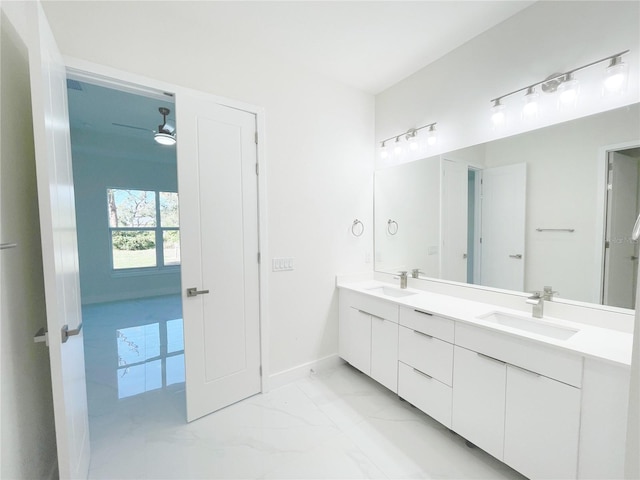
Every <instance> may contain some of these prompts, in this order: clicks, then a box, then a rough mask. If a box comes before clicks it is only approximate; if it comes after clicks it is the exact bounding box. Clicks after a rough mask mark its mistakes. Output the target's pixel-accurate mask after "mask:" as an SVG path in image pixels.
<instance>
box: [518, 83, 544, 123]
mask: <svg viewBox="0 0 640 480" xmlns="http://www.w3.org/2000/svg"><path fill="white" fill-rule="evenodd" d="M538 97H539V94H538V92H536V87H529V88H528V89H527V93H526V95H525V96H524V105H523V106H522V118H524V119H525V120H526V119H531V118H535V117H537V116H538V110H539V109H540V107H539V106H538Z"/></svg>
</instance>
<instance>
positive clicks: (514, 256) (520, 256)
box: [509, 253, 522, 259]
mask: <svg viewBox="0 0 640 480" xmlns="http://www.w3.org/2000/svg"><path fill="white" fill-rule="evenodd" d="M509 258H518V259H520V258H522V254H521V253H516V254H515V255H509Z"/></svg>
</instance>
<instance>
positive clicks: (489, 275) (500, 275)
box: [465, 163, 527, 292]
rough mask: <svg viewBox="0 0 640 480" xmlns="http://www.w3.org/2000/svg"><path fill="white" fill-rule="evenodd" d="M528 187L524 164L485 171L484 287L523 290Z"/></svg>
mask: <svg viewBox="0 0 640 480" xmlns="http://www.w3.org/2000/svg"><path fill="white" fill-rule="evenodd" d="M526 186H527V165H526V164H525V163H519V164H516V165H508V166H506V167H496V168H487V169H485V170H483V171H482V220H481V223H482V235H481V236H482V243H481V250H482V253H481V260H480V283H481V284H482V285H485V286H488V287H496V288H504V289H507V290H516V291H519V292H521V291H523V290H524V261H525V257H524V254H525V252H524V248H525V245H524V238H525V209H526ZM465 218H466V217H465Z"/></svg>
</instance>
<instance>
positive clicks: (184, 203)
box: [176, 94, 261, 421]
mask: <svg viewBox="0 0 640 480" xmlns="http://www.w3.org/2000/svg"><path fill="white" fill-rule="evenodd" d="M176 114H177V118H176V123H177V127H178V131H179V138H178V189H179V193H180V225H181V226H182V228H181V237H182V239H181V242H182V252H183V257H182V267H181V272H182V291H183V295H182V305H183V315H184V340H185V369H186V393H187V419H188V420H189V421H192V420H194V419H196V418H199V417H202V416H204V415H207V414H208V413H211V412H213V411H215V410H218V409H220V408H223V407H225V406H227V405H230V404H232V403H235V402H237V401H239V400H242V399H244V398H246V397H249V396H251V395H254V394H256V393H258V392H260V389H261V372H260V318H259V277H258V274H259V265H258V186H257V174H256V162H257V150H256V143H255V138H256V137H255V133H256V117H255V114H252V113H248V112H245V111H242V110H237V109H234V108H230V107H226V106H223V105H220V104H218V103H216V101H215V100H213V99H211V98H210V97H207V96H204V95H203V96H201V97H195V96H190V95H187V94H178V95H177V97H176ZM189 288H194V289H197V290H198V291H203V292H204V291H208V293H201V294H198V295H197V296H188V295H187V292H186V290H187V289H189Z"/></svg>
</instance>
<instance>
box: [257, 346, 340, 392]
mask: <svg viewBox="0 0 640 480" xmlns="http://www.w3.org/2000/svg"><path fill="white" fill-rule="evenodd" d="M343 363H345V362H344V360H342V359H341V358H340V357H339V356H338V354H337V353H334V354H333V355H328V356H326V357H324V358H320V359H318V360H314V361H312V362H307V363H303V364H302V365H298V366H297V367H293V368H289V369H288V370H283V371H282V372H278V373H274V374H273V375H269V389H273V388H278V387H282V386H283V385H286V384H288V383H291V382H295V381H296V380H300V379H301V378H305V377H306V376H308V375H310V374H311V373H312V370H313V372H315V373H318V372H321V371H323V370H328V369H330V368H335V367H337V366H339V365H342V364H343Z"/></svg>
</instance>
